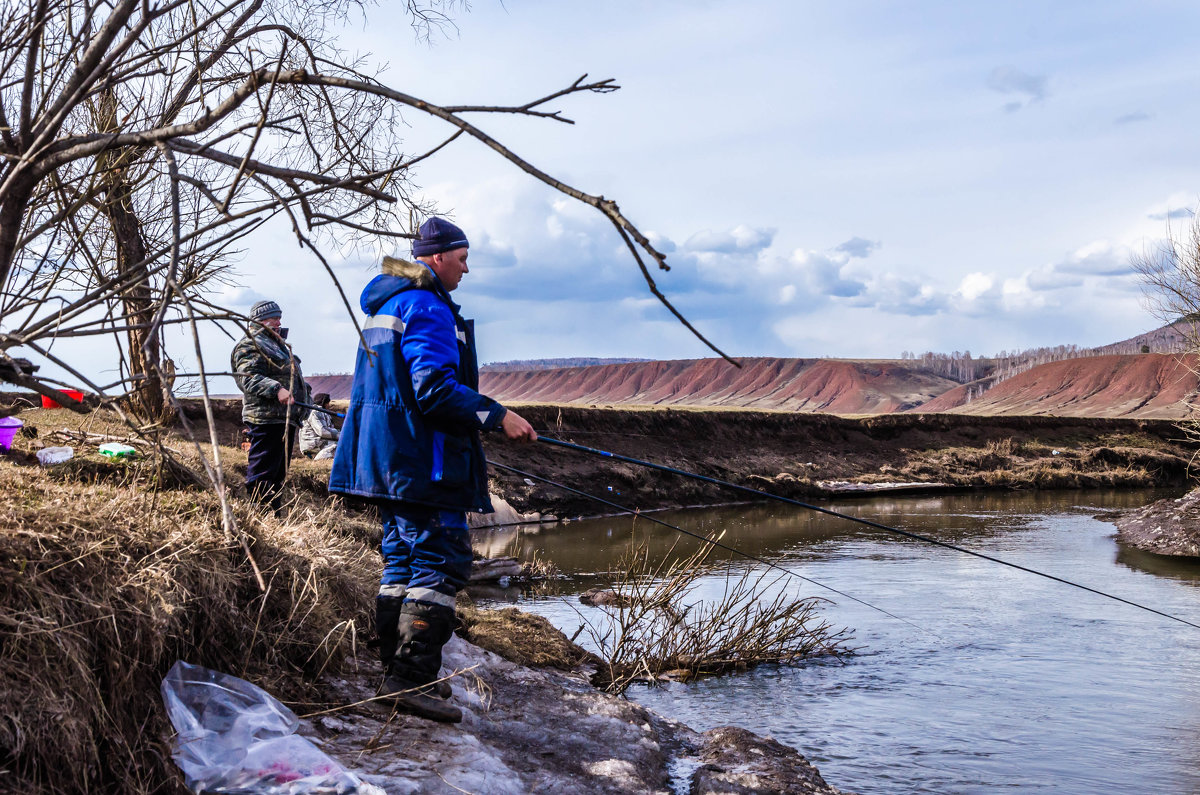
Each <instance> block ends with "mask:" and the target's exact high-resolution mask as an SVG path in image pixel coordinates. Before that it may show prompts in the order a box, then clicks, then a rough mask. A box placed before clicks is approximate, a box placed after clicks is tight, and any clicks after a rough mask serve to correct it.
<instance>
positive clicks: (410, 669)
mask: <svg viewBox="0 0 1200 795" xmlns="http://www.w3.org/2000/svg"><path fill="white" fill-rule="evenodd" d="M453 634H454V609H453V608H449V607H442V606H440V605H429V604H425V603H422V602H405V603H404V605H403V606H402V607H401V609H400V615H399V618H398V620H397V627H396V639H397V644H396V647H395V653H394V654H393V656H392V659H391V660H390V661H389V662H388V666H387V676H386V677H385V678H384V680H383V686H382V687H381V688H380V691H379V692H380V694H381V695H391V696H393V698H392V702H393V703H394V704H395V705H396V707H397V708H398V709H402V710H404V711H405V712H410V713H412V714H413V715H418V716H420V717H422V718H429V719H430V720H436V721H441V722H442V723H458V722H459V721H461V720H462V711H461V710H460V709H459V708H458V707H455V706H452V705H450V704H448V703H446V702H445V701H444V700H442V699H440V698H438V697H437V695H436V692H437V686H436V685H434V684H433V681H434V680H435V679H437V678H438V671H439V669H440V668H441V667H442V646H444V645H446V642H447V641H448V640H450V636H451V635H453ZM380 637H381V638H382V635H381V636H380ZM381 651H382V644H381Z"/></svg>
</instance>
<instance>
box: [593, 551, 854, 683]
mask: <svg viewBox="0 0 1200 795" xmlns="http://www.w3.org/2000/svg"><path fill="white" fill-rule="evenodd" d="M719 538H720V536H717V537H716V538H714V539H713V540H719ZM674 549H675V548H674V547H672V550H671V552H669V553H668V554H667V555H666V556H664V557H663V558H662V559H660V560H657V561H656V560H652V559H651V557H650V554H649V546H648V545H647V544H644V543H641V544H634V545H632V546H631V549H630V551H629V552H628V553H627V555H626V556H625V558H624V559H623V560H622V561H621V563H620V564H619V566H618V569H617V571H616V572H615V576H614V580H613V590H614V591H616V593H617V594H618V597H619V598H618V600H617V604H616V606H615V607H613V608H611V609H610V610H609V611H606V612H605V615H606V616H608V620H605V621H602V622H599V624H597V623H594V622H591V621H586V620H585V621H586V628H587V631H588V634H589V635H590V636H591V638H592V642H593V644H594V646H595V647H596V648H597V649H598V650H599V652H600V656H601V657H602V658H603V659H604V660H605V662H604V666H603V669H602V670H601V671H599V675H598V677H597V684H598V685H601V686H603V687H605V688H606V689H607V690H608V691H609V692H618V693H619V692H623V691H624V690H626V689H628V687H629V686H630V685H631V684H633V683H634V682H636V681H652V680H655V679H658V678H660V677H663V676H669V677H672V678H678V679H692V678H695V677H698V676H706V675H712V674H719V673H723V672H727V671H731V670H743V669H746V668H749V667H753V666H756V665H761V664H764V663H795V662H800V661H802V660H805V659H808V658H810V657H814V656H824V655H834V656H840V655H843V654H848V653H851V651H852V650H851V649H850V648H849V647H848V646H847V645H846V642H847V641H848V639H849V633H848V631H847V630H844V629H843V630H834V629H833V628H832V626H831V625H830V624H829V623H828V622H827V621H825V620H824V619H822V618H821V617H820V616H819V615H818V613H817V609H818V607H819V605H820V604H821V602H822V601H823V600H821V599H818V598H815V597H798V596H794V595H791V594H790V593H789V592H788V591H787V589H786V588H783V587H781V586H782V585H784V583H785V579H786V575H784V574H782V573H779V574H775V575H768V574H763V573H762V572H759V571H757V570H754V569H743V570H742V571H741V572H740V573H738V572H736V571H735V570H734V568H733V566H732V564H730V563H728V562H726V563H724V564H721V566H722V568H723V576H724V583H723V591H722V592H721V593H720V594H719V595H717V598H715V599H713V598H708V599H703V598H699V597H698V595H697V591H698V590H699V589H700V586H701V582H700V581H701V579H702V578H709V577H712V576H713V575H714V574H717V573H721V572H720V570H719V569H718V570H714V567H713V566H712V565H711V564H708V559H709V558H710V556H711V555H712V553H713V550H714V549H715V547H713V546H712V545H709V544H705V545H703V546H701V547H700V548H699V549H697V550H696V551H695V552H693V553H691V554H689V555H683V556H675V555H674V554H673V553H674ZM772 592H773V593H774V595H771V594H772Z"/></svg>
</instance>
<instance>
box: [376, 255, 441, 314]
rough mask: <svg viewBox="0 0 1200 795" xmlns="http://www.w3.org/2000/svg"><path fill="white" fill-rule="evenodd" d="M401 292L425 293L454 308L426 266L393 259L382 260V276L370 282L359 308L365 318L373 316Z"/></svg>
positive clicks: (435, 276)
mask: <svg viewBox="0 0 1200 795" xmlns="http://www.w3.org/2000/svg"><path fill="white" fill-rule="evenodd" d="M405 290H428V291H429V292H431V293H434V294H436V295H437V296H439V297H440V298H441V299H442V300H443V301H445V302H446V303H447V304H449V305H450V306H451V307H452V308H453V309H454V310H455V311H456V312H457V311H458V305H457V304H455V303H454V302H453V301H451V300H450V295H449V293H447V292H446V290H445V288H444V287H442V282H441V280H440V279H438V277H437V275H436V274H434V272H433V271H432V270H430V269H429V266H428V265H426V264H425V263H423V262H409V261H408V260H403V259H396V258H395V257H384V258H383V273H381V274H379V275H378V276H376V277H375V278H374V279H372V280H371V281H370V282H369V283H368V284H367V286H366V287H365V288H363V291H362V296H361V297H360V298H359V306H361V307H362V310H363V311H364V312H366V313H367V314H368V315H374V314H375V313H377V312H378V311H379V310H380V309H381V308H382V307H383V305H384V304H386V303H387V302H388V300H390V299H391V298H392V297H393V296H394V295H396V294H397V293H402V292H404V291H405Z"/></svg>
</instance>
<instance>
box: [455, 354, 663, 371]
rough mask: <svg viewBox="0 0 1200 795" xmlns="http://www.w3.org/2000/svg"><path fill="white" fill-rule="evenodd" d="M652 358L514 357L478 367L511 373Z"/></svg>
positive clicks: (645, 360) (639, 360)
mask: <svg viewBox="0 0 1200 795" xmlns="http://www.w3.org/2000/svg"><path fill="white" fill-rule="evenodd" d="M649 361H653V360H652V359H590V358H587V357H576V358H573V359H514V360H513V361H511V362H488V363H487V364H485V365H482V366H481V367H480V368H479V372H481V373H511V372H516V371H518V370H557V369H559V368H563V367H596V366H597V365H602V364H625V363H627V362H649Z"/></svg>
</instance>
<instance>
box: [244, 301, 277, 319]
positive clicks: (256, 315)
mask: <svg viewBox="0 0 1200 795" xmlns="http://www.w3.org/2000/svg"><path fill="white" fill-rule="evenodd" d="M273 317H283V310H282V309H280V308H279V304H277V303H275V302H274V301H259V302H258V303H257V304H255V305H254V306H252V307H250V319H251V320H253V321H256V322H258V323H261V322H262V321H264V320H269V319H270V318H273Z"/></svg>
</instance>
